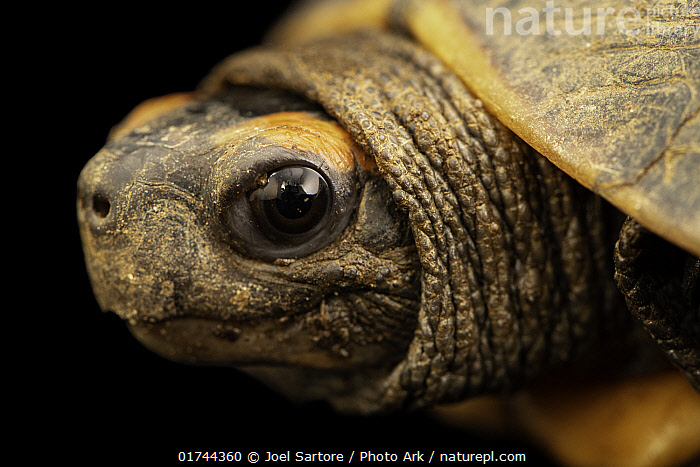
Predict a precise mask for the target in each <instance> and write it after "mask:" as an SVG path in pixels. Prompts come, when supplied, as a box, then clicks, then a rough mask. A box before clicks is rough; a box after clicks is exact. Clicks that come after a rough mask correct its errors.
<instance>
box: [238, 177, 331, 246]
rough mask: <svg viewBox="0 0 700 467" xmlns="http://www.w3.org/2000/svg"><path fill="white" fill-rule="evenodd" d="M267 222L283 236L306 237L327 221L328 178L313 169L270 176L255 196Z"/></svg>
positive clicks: (253, 197)
mask: <svg viewBox="0 0 700 467" xmlns="http://www.w3.org/2000/svg"><path fill="white" fill-rule="evenodd" d="M253 199H255V200H257V202H258V203H260V205H259V207H260V208H262V209H260V211H262V214H263V216H264V220H265V221H267V223H269V224H270V225H271V226H272V227H274V228H275V229H276V230H277V231H279V232H280V233H283V234H288V235H295V234H303V233H306V232H309V231H310V230H313V229H314V228H315V227H316V226H318V225H320V224H321V223H322V222H323V221H324V219H325V218H326V214H327V211H328V204H329V193H328V185H327V183H326V180H325V178H324V177H323V176H322V175H321V174H319V173H318V172H317V171H315V170H314V169H311V168H309V167H302V166H290V167H284V168H282V169H279V170H277V171H275V172H273V173H272V174H270V175H269V177H268V180H267V184H266V185H265V186H264V187H262V188H259V189H258V190H256V191H255V192H254V193H253V196H252V197H251V200H253Z"/></svg>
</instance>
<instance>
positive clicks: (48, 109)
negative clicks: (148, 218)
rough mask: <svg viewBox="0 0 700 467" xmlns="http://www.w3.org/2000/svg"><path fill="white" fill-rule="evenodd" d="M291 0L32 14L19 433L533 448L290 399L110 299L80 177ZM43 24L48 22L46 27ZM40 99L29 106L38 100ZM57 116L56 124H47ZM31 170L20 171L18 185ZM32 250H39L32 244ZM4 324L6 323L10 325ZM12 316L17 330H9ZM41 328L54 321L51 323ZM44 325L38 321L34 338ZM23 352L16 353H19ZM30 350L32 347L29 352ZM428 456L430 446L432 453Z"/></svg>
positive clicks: (157, 455) (106, 440) (137, 450)
mask: <svg viewBox="0 0 700 467" xmlns="http://www.w3.org/2000/svg"><path fill="white" fill-rule="evenodd" d="M284 3H285V2H281V3H272V2H257V3H251V4H248V2H246V4H245V6H243V5H244V4H243V3H239V2H229V3H228V4H227V5H228V6H222V5H224V4H206V3H199V2H190V3H170V4H165V5H163V7H162V8H154V7H148V8H144V7H143V6H138V5H131V6H130V5H128V4H107V6H106V8H105V7H104V6H100V7H99V8H95V9H94V10H85V9H84V8H83V9H80V10H78V9H76V10H75V11H72V10H66V9H65V7H63V6H61V7H55V8H56V9H55V10H53V11H46V12H43V13H44V14H45V15H47V16H46V17H45V18H44V20H45V23H41V25H39V24H38V25H37V26H36V28H35V30H36V31H37V33H38V32H41V33H42V35H44V36H45V37H46V42H45V45H44V46H42V48H41V50H37V51H35V52H36V53H34V54H33V55H32V61H34V63H33V65H34V67H32V68H27V70H29V69H31V70H32V71H31V72H29V71H26V72H25V71H23V73H26V75H31V80H28V81H31V86H30V87H31V88H32V89H31V91H30V92H28V94H30V93H31V95H33V96H37V97H39V99H36V100H32V99H27V100H26V102H29V103H30V104H27V105H28V106H29V109H28V110H29V111H30V112H29V115H30V117H29V118H31V120H29V121H30V122H31V123H32V124H38V125H41V126H42V128H45V129H46V131H44V132H43V133H42V136H41V138H46V141H42V144H41V146H40V148H39V149H37V146H38V144H36V142H34V141H31V139H30V140H29V143H28V144H26V145H25V147H29V148H31V149H32V151H34V152H35V153H37V154H34V156H35V157H33V158H31V159H27V160H28V161H30V164H29V165H32V166H34V167H33V170H35V171H38V172H40V173H41V175H42V176H44V177H45V178H46V180H45V182H44V181H42V182H41V183H36V182H34V183H31V184H26V185H27V186H28V187H27V188H26V189H25V192H26V193H28V194H29V195H30V196H32V197H33V198H32V201H31V206H30V207H31V209H27V206H26V205H24V206H23V209H22V210H21V211H22V216H23V217H22V219H23V222H22V223H21V224H20V225H21V226H23V228H20V229H19V230H18V231H17V233H18V235H17V236H19V237H25V236H26V237H27V239H28V240H29V241H30V243H31V248H30V251H31V253H30V256H29V257H30V260H29V261H28V263H29V264H26V263H27V261H24V263H25V264H24V266H25V268H26V269H25V268H23V269H22V271H23V273H22V274H23V277H22V280H21V281H20V282H21V283H22V284H23V285H27V284H28V285H29V288H28V289H27V290H28V292H24V293H22V296H23V297H25V303H26V305H24V306H23V307H22V309H23V316H22V317H23V318H25V321H26V322H25V323H24V327H23V328H21V329H23V330H24V331H23V332H18V336H17V337H20V342H23V343H24V347H18V348H17V349H16V353H17V354H20V353H22V354H25V353H26V351H27V350H33V351H35V354H36V356H34V357H33V358H31V361H29V362H24V363H23V364H22V365H20V368H19V375H18V377H17V379H16V381H17V382H18V384H16V385H14V386H15V388H16V389H18V394H17V398H16V399H13V400H12V401H11V403H12V404H15V405H17V406H18V407H19V408H20V410H21V412H22V416H21V417H20V418H19V419H17V423H16V426H15V427H14V430H15V433H17V434H18V435H20V437H22V438H26V439H31V440H32V444H33V445H34V446H36V450H37V451H41V452H42V453H43V454H47V455H49V456H51V457H53V458H56V459H64V460H79V459H81V458H86V459H88V460H91V461H95V462H99V463H100V464H102V463H104V462H106V461H109V460H121V461H134V462H135V461H137V460H145V461H151V462H155V463H156V464H155V465H164V464H168V463H170V462H172V463H173V464H174V463H176V462H177V456H178V452H180V451H241V452H243V454H244V456H245V454H246V453H247V452H249V451H253V450H255V451H259V452H260V453H261V454H262V453H264V452H265V451H286V450H288V449H289V450H291V451H292V452H294V451H306V452H317V451H324V452H334V451H335V452H344V453H345V454H346V455H347V454H349V453H350V451H352V450H357V451H360V450H373V451H374V452H384V451H389V452H396V453H400V454H403V452H404V451H415V450H420V451H422V452H430V451H431V450H433V449H435V450H437V451H441V450H442V451H443V452H455V451H461V452H490V451H491V450H492V449H494V450H496V452H524V453H526V454H527V455H528V460H530V461H534V460H535V459H539V458H540V457H539V455H538V453H537V452H536V451H535V450H534V449H532V448H530V447H527V446H523V445H520V444H518V443H505V442H504V441H503V440H488V439H484V438H481V437H479V436H478V435H475V434H470V433H465V432H461V431H455V430H453V429H450V428H449V427H445V426H442V425H440V424H438V423H436V422H435V421H434V420H433V419H432V418H430V417H429V416H428V415H427V414H422V413H414V414H393V415H385V416H373V417H347V416H340V415H337V414H335V413H334V412H333V411H332V410H331V409H330V408H328V407H327V406H326V405H324V404H323V403H313V404H306V405H303V406H295V405H292V404H290V403H288V402H286V401H285V400H284V399H283V398H281V397H280V396H278V395H277V394H275V393H273V392H272V391H270V390H268V389H266V388H265V387H263V386H261V385H260V384H258V383H256V382H255V381H253V380H252V379H250V378H249V377H247V376H246V375H244V374H242V373H240V372H238V371H237V370H233V369H227V368H201V367H190V366H185V365H179V364H175V363H171V362H168V361H166V360H164V359H162V358H160V357H158V356H156V355H154V354H152V353H150V352H148V351H146V350H145V349H144V348H143V347H142V346H141V345H140V344H139V343H138V342H137V341H136V340H135V339H134V338H132V337H131V335H130V334H129V332H128V331H127V329H126V327H125V325H124V324H123V323H122V322H121V321H120V320H119V319H118V318H117V317H116V316H114V315H111V314H105V313H102V312H101V311H100V310H99V308H98V306H97V303H96V302H95V300H94V297H93V295H92V292H91V289H90V285H89V282H88V278H87V275H86V272H85V270H84V265H83V259H82V251H81V247H80V240H79V236H78V230H77V224H76V218H75V182H76V180H77V178H78V175H79V172H80V170H81V168H82V166H83V165H84V164H85V163H86V162H87V160H88V159H89V158H90V157H91V156H92V155H93V154H94V153H96V152H97V151H98V150H99V148H100V147H101V146H102V145H103V143H104V141H105V138H106V135H107V132H108V131H109V129H110V128H111V127H112V126H113V125H114V124H116V123H117V122H118V121H119V120H120V119H121V118H122V117H123V116H124V115H125V114H126V113H127V112H128V111H129V110H131V108H133V107H134V106H135V105H136V104H138V103H139V102H141V101H143V100H144V99H147V98H149V97H153V96H158V95H163V94H167V93H170V92H176V91H188V90H191V89H193V88H194V87H195V86H196V85H197V83H198V82H199V80H200V79H201V78H202V77H203V76H204V75H205V74H206V73H207V71H208V70H209V69H210V68H211V67H212V66H213V65H215V64H216V63H217V62H218V61H219V60H221V59H222V58H224V57H225V56H227V55H229V54H230V53H233V52H236V51H237V50H241V49H244V48H246V47H249V46H252V45H255V44H258V43H259V42H260V41H261V39H262V37H263V33H264V31H265V30H266V29H267V28H268V27H269V26H270V24H271V22H272V21H273V20H274V19H276V18H278V17H279V16H280V15H281V14H282V11H283V10H284V8H285V7H286V5H284ZM43 24H45V25H46V27H45V29H42V28H44V26H42V25H43ZM32 106H33V107H32ZM49 129H50V130H55V131H49ZM23 186H24V185H23ZM32 255H33V257H32ZM6 329H7V328H6ZM14 329H16V328H12V330H10V331H6V332H8V333H13V332H14ZM40 331H44V332H40ZM37 336H39V337H38V338H37ZM11 358H12V359H13V360H17V359H16V357H11ZM18 361H21V360H18ZM426 460H427V459H426Z"/></svg>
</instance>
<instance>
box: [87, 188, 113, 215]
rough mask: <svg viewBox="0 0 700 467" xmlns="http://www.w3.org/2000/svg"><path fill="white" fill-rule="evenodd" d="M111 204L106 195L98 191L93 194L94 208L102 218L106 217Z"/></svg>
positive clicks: (96, 213)
mask: <svg viewBox="0 0 700 467" xmlns="http://www.w3.org/2000/svg"><path fill="white" fill-rule="evenodd" d="M110 208H111V205H110V203H109V200H108V199H107V197H106V196H104V195H102V194H100V193H96V194H94V195H93V196H92V210H93V211H94V212H95V215H96V216H97V217H99V218H100V219H104V218H105V217H107V215H108V214H109V210H110Z"/></svg>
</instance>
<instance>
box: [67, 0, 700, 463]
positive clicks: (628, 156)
mask: <svg viewBox="0 0 700 467" xmlns="http://www.w3.org/2000/svg"><path fill="white" fill-rule="evenodd" d="M664 6H666V7H669V8H670V7H671V6H672V5H671V4H669V5H665V4H664V5H661V4H658V5H656V6H655V7H654V8H648V6H647V5H646V4H644V5H642V4H639V5H636V4H635V5H632V6H630V4H629V2H626V1H607V2H596V1H577V2H568V3H566V5H564V4H562V5H557V4H555V2H547V4H546V6H545V7H544V8H543V7H542V5H541V4H539V3H533V2H528V1H525V0H511V1H506V2H494V1H493V0H473V1H458V0H423V1H411V0H391V1H390V0H382V1H367V0H344V1H333V2H309V4H308V5H302V6H300V7H299V8H298V9H297V10H294V11H292V12H290V14H289V15H287V16H286V17H285V18H283V19H282V20H281V21H280V22H279V23H278V24H277V25H276V26H275V27H273V29H272V31H271V33H270V35H269V38H268V40H267V41H266V43H265V44H264V45H262V46H260V47H256V48H253V49H250V50H247V51H243V52H239V53H236V54H234V55H233V56H231V57H229V58H226V59H224V60H223V61H222V62H221V63H220V64H219V65H217V66H216V67H215V68H214V69H213V70H212V71H211V73H210V74H209V75H207V76H206V77H204V78H203V80H202V83H201V85H200V86H199V88H198V89H197V90H195V91H194V92H186V93H180V94H174V95H168V96H165V97H161V98H155V99H153V100H149V101H147V102H145V103H144V104H142V105H141V106H139V107H137V108H136V109H135V110H134V111H133V112H132V113H131V114H130V115H129V116H128V117H127V118H126V119H125V120H124V121H123V122H121V123H120V124H119V125H118V126H117V127H115V129H114V130H113V131H112V133H111V134H110V137H109V141H108V142H107V144H106V145H105V147H104V148H103V149H102V150H100V151H99V152H98V153H97V154H96V155H95V156H94V157H93V158H92V159H91V160H90V161H89V162H88V163H87V164H86V166H85V168H84V169H83V171H82V173H81V175H80V178H79V180H78V200H77V204H78V220H79V224H80V233H81V238H82V242H83V249H84V255H85V260H86V265H87V270H88V273H89V276H90V280H91V283H92V286H93V290H94V293H95V296H96V298H97V300H98V303H99V305H100V307H101V308H102V309H103V310H105V311H112V312H114V313H116V314H117V315H119V316H120V317H121V318H123V319H124V320H125V321H126V322H127V323H128V325H129V327H130V330H131V331H132V333H133V334H134V335H135V336H136V338H137V339H138V340H140V341H141V342H142V343H143V344H144V345H145V346H146V347H148V348H149V349H151V350H153V351H155V352H156V353H158V354H160V355H162V356H164V357H166V358H168V359H172V360H176V361H182V362H188V363H206V364H212V363H213V364H219V365H230V366H234V367H237V368H242V369H244V370H245V371H247V372H249V373H251V374H253V375H255V376H256V377H257V378H259V379H261V380H263V381H265V382H266V383H267V384H269V385H271V386H272V387H275V388H277V389H278V390H279V391H281V392H283V393H285V394H287V395H288V396H289V397H290V398H292V399H295V400H308V399H323V400H327V401H329V402H330V403H331V404H332V405H333V406H334V407H335V408H336V409H337V410H339V411H344V412H357V413H375V412H382V411H394V410H416V409H423V408H428V407H433V406H436V405H440V404H447V403H453V402H458V401H462V400H468V399H473V398H478V397H480V396H484V395H491V394H497V395H500V394H522V393H519V391H523V390H524V391H528V390H530V389H529V388H536V390H537V391H541V392H540V393H542V394H548V398H549V400H550V401H551V400H552V399H553V398H551V397H549V394H550V393H549V392H547V391H546V390H544V389H543V387H544V388H553V391H554V393H562V392H563V393H566V394H574V393H575V391H574V390H573V389H572V386H568V387H567V386H565V384H566V383H561V381H559V382H558V384H556V385H555V384H550V380H549V379H548V378H550V377H553V375H554V377H557V376H558V375H569V374H573V375H586V378H590V377H591V375H598V376H600V375H602V374H609V375H615V377H617V378H622V380H623V381H624V382H623V383H620V385H621V386H618V387H617V388H618V390H619V391H622V392H621V393H620V394H622V395H619V397H618V400H624V399H625V396H624V394H627V393H625V392H624V388H628V386H625V385H626V384H628V383H627V382H628V381H634V382H635V383H634V384H632V390H634V388H638V387H644V386H643V383H639V382H637V380H636V379H634V378H638V377H640V375H655V376H657V377H658V375H659V374H661V375H663V378H664V379H663V380H662V383H663V384H667V385H671V386H672V387H673V388H674V390H677V391H680V394H682V396H679V397H681V398H682V401H683V403H682V407H684V408H685V409H687V410H686V411H685V412H684V413H683V414H680V415H678V417H680V418H672V417H671V418H670V420H671V422H672V423H675V424H676V425H678V424H679V423H680V426H681V427H683V429H682V430H680V432H679V433H678V434H677V435H676V436H674V437H672V438H673V440H674V441H673V442H669V446H670V447H668V448H667V449H666V450H665V455H671V456H674V455H675V456H676V457H669V458H663V459H665V460H667V461H669V459H670V461H669V462H682V461H684V460H687V458H689V457H690V456H692V455H693V454H694V453H697V449H698V444H697V441H696V440H697V439H698V436H697V433H698V429H699V428H698V425H697V422H696V420H697V419H698V417H697V414H698V413H699V412H698V410H700V409H699V406H698V397H697V394H696V392H694V390H693V389H691V386H692V387H694V388H695V391H697V390H700V354H699V352H700V337H699V336H700V298H699V297H700V285H698V275H700V260H699V259H698V256H699V255H700V214H699V213H700V209H699V208H700V188H699V187H700V184H698V183H697V180H698V177H700V145H699V144H698V140H699V138H700V136H699V135H700V116H699V112H698V109H699V108H700V105H699V103H698V102H699V99H700V93H698V90H700V70H698V68H700V47H698V45H699V44H700V41H699V40H698V38H697V34H695V35H693V34H692V27H693V26H694V25H695V24H696V23H697V15H696V12H697V11H698V8H700V6H699V5H698V3H697V2H689V3H688V6H687V8H685V9H684V10H683V11H682V12H681V11H675V12H674V14H669V13H668V11H667V10H665V9H664ZM675 8H678V7H677V6H676V7H675ZM593 13H596V14H595V15H594V14H593ZM655 28H656V29H655ZM661 28H665V29H663V31H661V30H660V29H661ZM668 31H673V33H667V32H668ZM662 357H663V358H662ZM669 362H670V364H671V365H673V366H674V367H675V368H677V370H673V371H669V370H668V365H669ZM679 375H683V378H680V377H679ZM624 377H628V378H632V379H624ZM567 381H576V383H575V384H574V385H578V384H579V383H578V381H579V380H577V379H576V377H575V376H574V377H573V379H571V378H569V379H567ZM655 381H658V380H655ZM562 384H563V385H562ZM663 384H662V385H663ZM562 388H564V389H562ZM620 388H623V389H620ZM678 388H680V389H678ZM684 391H685V392H684ZM528 394H537V392H533V393H528ZM675 394H678V393H675ZM657 395H658V394H657V393H655V392H652V390H650V392H648V397H647V400H654V399H656V398H657ZM528 397H530V396H528ZM530 402H532V401H531V399H530ZM522 404H523V405H521V407H526V408H527V409H529V410H536V409H537V408H538V407H540V406H538V405H537V404H534V403H530V405H527V403H525V402H523V403H522ZM568 405H571V401H570V400H568ZM635 408H636V407H635ZM523 410H525V409H523ZM542 412H543V411H542V410H541V411H540V412H539V415H538V417H532V420H539V422H537V423H540V425H541V426H545V425H546V424H547V423H549V422H551V420H550V421H548V420H547V417H546V416H543V415H542ZM679 420H680V421H679ZM534 423H535V422H533V425H531V428H533V427H534V428H533V429H536V426H535V425H534ZM552 423H554V422H552ZM659 423H661V422H659ZM550 425H551V423H550ZM554 426H557V427H560V426H561V424H559V425H556V424H554ZM542 429H543V430H544V431H543V432H546V433H547V434H548V436H554V433H556V432H557V431H560V430H558V429H556V428H549V429H547V428H542ZM640 439H641V440H642V441H643V440H644V439H645V438H643V437H640ZM545 442H546V441H545ZM674 442H675V443H676V444H673V443H674ZM679 446H680V447H679ZM553 449H556V448H553ZM671 451H674V452H675V454H669V452H671ZM557 455H560V456H563V457H562V458H563V459H564V461H566V462H571V463H576V462H580V459H578V460H576V459H573V460H572V459H571V458H567V457H566V455H565V454H561V453H558V454H557ZM656 459H657V460H658V458H656ZM639 465H643V464H639Z"/></svg>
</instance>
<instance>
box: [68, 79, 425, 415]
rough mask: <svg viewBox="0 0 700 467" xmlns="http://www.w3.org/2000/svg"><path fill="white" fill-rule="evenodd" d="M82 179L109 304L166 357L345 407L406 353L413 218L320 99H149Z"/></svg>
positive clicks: (89, 257) (82, 204) (412, 315)
mask: <svg viewBox="0 0 700 467" xmlns="http://www.w3.org/2000/svg"><path fill="white" fill-rule="evenodd" d="M163 112H165V113H164V114H163V115H160V116H157V117H156V118H155V119H151V118H152V117H153V116H154V115H157V114H161V113H163ZM144 121H146V123H144ZM78 185H79V187H78V193H79V195H78V217H79V223H80V231H81V236H82V240H83V247H84V253H85V258H86V264H87V268H88V271H89V275H90V279H91V282H92V285H93V289H94V292H95V295H96V298H97V300H98V303H99V304H100V306H101V308H102V309H103V310H105V311H111V312H114V313H116V314H118V315H119V316H120V317H121V318H123V319H124V320H126V321H127V322H128V325H129V327H130V329H131V331H132V333H133V334H134V335H135V336H136V337H137V338H138V339H139V340H140V341H141V342H142V343H143V344H144V345H145V346H146V347H148V348H149V349H151V350H153V351H155V352H157V353H158V354H160V355H162V356H164V357H166V358H168V359H172V360H176V361H181V362H189V363H205V364H215V365H231V366H237V367H241V368H244V369H247V370H249V371H250V372H251V373H253V374H256V375H258V376H259V377H261V378H262V379H264V380H266V381H268V382H269V383H271V384H272V385H273V386H279V387H283V388H284V392H286V393H287V394H289V395H290V396H291V397H292V398H296V397H297V396H300V397H303V398H333V397H336V398H340V399H339V400H338V401H337V402H336V405H339V406H340V407H342V406H343V402H342V401H343V400H344V398H346V397H350V398H356V395H355V394H354V391H353V389H352V388H353V387H355V388H358V390H360V389H359V388H361V390H362V391H364V392H366V391H368V390H370V388H372V387H373V385H374V384H375V383H378V382H379V381H380V380H381V379H383V378H384V377H386V374H387V373H388V372H390V371H391V369H392V367H393V366H394V365H395V364H396V362H397V361H399V360H400V359H401V358H402V356H403V355H404V354H405V353H406V348H407V347H408V344H409V342H410V340H411V337H412V334H413V329H415V326H416V325H415V321H416V319H417V311H418V308H419V303H420V298H419V294H420V278H419V273H418V270H419V266H418V264H419V263H418V260H417V257H416V253H415V246H414V242H413V241H412V239H411V236H410V229H409V228H408V227H407V225H406V218H405V215H404V214H403V213H402V212H401V211H399V210H398V209H397V208H396V206H395V204H394V203H393V202H392V197H391V193H390V191H389V189H388V187H387V186H386V182H385V181H384V180H383V179H382V178H381V177H380V176H379V175H378V172H377V169H376V166H375V165H374V162H373V160H372V159H371V158H369V157H367V156H366V155H365V153H364V152H363V151H362V150H361V149H360V148H359V147H357V146H356V145H355V144H354V143H353V140H352V139H351V138H350V136H349V135H348V134H347V133H346V132H345V131H344V130H343V129H342V128H341V127H340V126H339V125H338V124H337V123H335V122H334V121H332V120H331V119H330V118H329V117H327V116H326V114H325V113H323V112H322V111H321V110H320V109H319V108H318V107H316V106H315V105H313V104H311V103H310V102H308V101H306V100H303V99H301V98H299V97H294V96H292V95H291V94H287V93H284V92H281V91H267V90H260V89H254V88H248V87H236V88H234V89H229V90H228V91H227V93H226V95H225V97H212V96H209V97H208V98H206V99H199V98H197V97H196V96H193V95H185V96H175V97H167V98H165V99H159V100H157V101H152V102H149V103H148V104H146V106H145V107H142V108H140V109H137V110H136V111H135V112H134V113H133V114H132V116H131V117H130V118H128V119H127V120H126V121H125V122H124V123H123V124H122V125H121V126H120V127H118V128H117V129H116V130H115V131H114V132H113V134H112V137H111V139H110V141H109V142H108V143H107V145H106V146H105V147H104V148H103V149H102V150H101V151H100V152H99V153H98V154H97V155H95V156H94V157H93V158H92V159H91V160H90V161H89V162H88V164H87V165H86V166H85V168H84V170H83V172H82V173H81V175H80V179H79V183H78ZM309 379H313V384H311V381H309ZM341 381H342V382H343V385H342V386H343V388H344V390H343V392H344V394H345V395H338V394H335V395H333V394H329V392H333V391H334V390H333V389H332V388H333V387H338V386H339V382H341ZM353 404H356V402H353Z"/></svg>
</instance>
